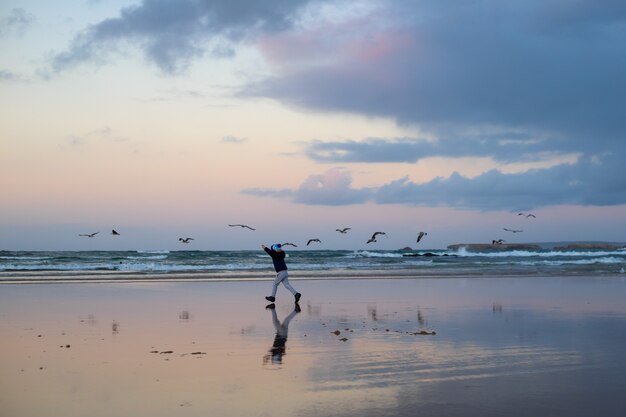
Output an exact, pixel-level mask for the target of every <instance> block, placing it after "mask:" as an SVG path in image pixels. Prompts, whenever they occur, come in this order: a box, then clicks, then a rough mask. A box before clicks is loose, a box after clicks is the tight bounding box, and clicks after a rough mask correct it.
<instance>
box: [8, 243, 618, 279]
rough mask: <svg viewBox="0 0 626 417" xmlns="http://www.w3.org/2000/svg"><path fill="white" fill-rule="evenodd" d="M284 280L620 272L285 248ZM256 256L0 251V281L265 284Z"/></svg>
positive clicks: (601, 254) (470, 255)
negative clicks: (286, 271)
mask: <svg viewBox="0 0 626 417" xmlns="http://www.w3.org/2000/svg"><path fill="white" fill-rule="evenodd" d="M287 264H288V266H289V271H290V277H291V278H292V279H350V278H357V277H358V278H367V277H373V278H403V277H447V276H533V275H536V276H552V275H554V276H604V275H615V274H624V273H625V272H624V271H625V268H626V249H616V250H589V249H586V250H551V249H542V250H536V251H527V250H498V251H488V250H486V251H482V252H470V251H467V250H465V249H463V248H461V249H459V250H420V251H393V250H387V251H385V250H377V251H374V250H353V251H352V250H310V251H309V250H292V251H287ZM273 276H274V272H273V269H272V263H271V260H270V258H269V256H267V254H265V253H264V252H263V251H261V250H256V251H251V250H246V251H167V250H164V251H0V283H2V282H4V283H22V282H65V281H71V282H75V281H79V282H80V281H116V280H119V281H141V280H231V279H250V280H265V279H267V280H269V279H273Z"/></svg>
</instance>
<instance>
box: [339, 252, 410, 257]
mask: <svg viewBox="0 0 626 417" xmlns="http://www.w3.org/2000/svg"><path fill="white" fill-rule="evenodd" d="M346 257H347V258H402V257H403V256H402V254H401V253H398V252H370V251H367V250H361V251H354V252H353V253H352V254H348V255H346Z"/></svg>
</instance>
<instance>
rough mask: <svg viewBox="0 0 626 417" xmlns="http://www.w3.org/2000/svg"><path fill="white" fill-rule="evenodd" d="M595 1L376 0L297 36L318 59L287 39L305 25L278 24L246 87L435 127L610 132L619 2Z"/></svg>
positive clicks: (620, 32) (613, 129)
mask: <svg viewBox="0 0 626 417" xmlns="http://www.w3.org/2000/svg"><path fill="white" fill-rule="evenodd" d="M596 3H597V2H595V1H592V0H583V1H581V2H578V3H577V4H579V7H578V8H577V10H579V12H578V13H573V12H571V11H570V8H569V6H568V2H562V1H547V2H546V1H543V0H530V1H526V0H524V1H521V0H519V1H513V2H500V1H497V0H487V1H482V2H469V3H468V2H456V1H445V0H444V1H415V2H406V1H388V2H383V3H382V4H383V5H384V6H382V7H384V9H383V10H382V11H378V12H377V13H375V14H372V15H371V16H370V17H369V19H363V18H360V19H359V20H358V21H356V22H344V23H342V25H341V26H340V27H337V25H333V24H328V25H327V27H325V28H323V29H319V28H317V29H316V31H315V33H314V34H311V36H309V37H307V40H308V43H307V44H306V45H307V49H306V50H307V51H310V52H311V54H316V53H317V52H316V51H324V57H323V58H325V59H322V57H318V58H317V59H314V60H313V59H311V56H310V55H306V54H303V53H302V51H301V50H300V49H301V47H302V42H295V41H294V39H293V38H296V39H302V38H303V37H305V35H304V34H302V33H293V34H292V36H291V37H290V36H289V34H291V33H280V34H277V35H276V38H277V39H276V40H275V41H274V43H275V44H278V45H273V46H272V47H271V48H267V50H268V51H267V52H266V56H267V57H268V59H270V60H272V64H273V66H274V68H276V69H277V75H276V76H275V77H274V78H270V79H267V80H265V81H264V82H261V83H259V84H255V85H253V86H250V90H249V93H250V94H258V95H264V96H270V97H273V98H277V99H279V100H282V101H284V102H289V103H293V104H296V105H298V106H303V107H308V108H314V109H321V110H326V111H348V112H354V113H359V114H365V115H371V116H384V117H391V118H394V119H395V120H397V121H398V122H399V123H406V124H419V125H420V127H422V128H424V129H428V130H430V131H433V132H436V133H441V131H442V130H444V129H447V130H449V129H452V128H456V130H457V131H463V130H465V129H467V128H469V127H476V126H499V127H506V128H508V129H511V130H513V129H531V130H533V131H541V132H544V133H546V134H554V135H560V134H567V135H568V136H570V137H571V140H577V141H580V142H583V141H585V140H587V139H588V137H589V135H598V134H601V135H602V137H603V138H604V139H603V140H606V141H617V140H620V139H619V138H621V134H622V133H623V132H624V130H625V129H626V118H624V117H622V112H621V108H623V107H624V105H625V104H626V103H625V102H626V94H625V93H626V61H625V60H624V59H623V58H622V57H623V56H624V53H626V46H624V45H626V42H625V41H626V25H624V24H623V23H624V22H625V21H626V11H624V7H623V6H620V4H619V3H618V2H609V6H607V7H609V8H611V9H612V10H613V12H612V13H610V12H604V13H601V11H603V10H604V9H605V8H603V7H599V6H597V5H595V4H596ZM587 11H588V12H590V13H591V12H593V13H595V14H594V16H595V18H594V19H591V20H589V19H585V18H584V16H585V13H586V12H587ZM564 16H569V17H568V18H565V17H564ZM620 23H621V24H620ZM266 43H270V44H271V42H266ZM329 45H330V46H329ZM275 50H281V51H282V52H281V53H280V54H277V53H275V52H274V51H275Z"/></svg>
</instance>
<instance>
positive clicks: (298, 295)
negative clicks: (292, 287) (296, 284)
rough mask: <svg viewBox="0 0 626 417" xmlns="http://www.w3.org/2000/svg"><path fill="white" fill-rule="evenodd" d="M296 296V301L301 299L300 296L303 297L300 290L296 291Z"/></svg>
mask: <svg viewBox="0 0 626 417" xmlns="http://www.w3.org/2000/svg"><path fill="white" fill-rule="evenodd" d="M295 297H296V303H297V302H298V301H300V297H302V294H300V293H299V292H297V293H296V295H295Z"/></svg>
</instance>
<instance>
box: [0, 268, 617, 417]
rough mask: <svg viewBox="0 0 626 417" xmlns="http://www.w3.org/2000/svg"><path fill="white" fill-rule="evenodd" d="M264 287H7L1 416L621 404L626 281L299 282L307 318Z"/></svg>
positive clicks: (514, 409) (495, 411) (605, 407)
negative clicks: (270, 298) (262, 299)
mask: <svg viewBox="0 0 626 417" xmlns="http://www.w3.org/2000/svg"><path fill="white" fill-rule="evenodd" d="M265 284H266V283H264V282H260V283H256V282H240V283H206V284H203V283H184V284H180V283H177V284H172V285H166V284H156V285H150V286H137V287H133V286H128V285H118V286H116V285H113V284H99V285H97V286H95V285H93V284H88V285H84V286H80V285H29V286H6V287H2V288H0V290H1V291H0V332H2V334H3V335H5V337H4V338H3V342H2V343H0V358H4V359H0V375H2V378H0V411H2V413H0V415H4V414H6V415H11V416H13V415H15V416H21V415H46V416H50V417H57V416H58V417H74V416H76V417H78V416H85V415H89V416H90V417H99V416H103V417H104V416H107V417H108V416H110V415H133V416H137V417H147V416H155V415H168V416H170V415H171V416H177V415H190V416H198V417H199V416H206V415H219V416H226V417H229V416H241V415H272V416H279V417H281V416H285V417H288V416H304V417H308V416H311V417H312V416H321V417H325V416H335V415H341V416H347V417H350V416H359V417H370V416H372V417H373V416H376V417H385V416H413V415H420V416H435V415H445V416H448V417H457V416H459V417H464V416H470V415H481V416H499V415H507V416H530V415H533V416H534V415H536V416H541V415H567V416H568V417H572V416H576V417H578V416H589V415H602V416H603V417H604V416H610V417H612V416H618V415H619V416H620V417H621V414H622V413H621V412H622V411H623V410H624V409H626V399H625V398H624V397H623V395H622V393H623V392H624V391H625V390H626V377H625V376H624V375H626V359H625V357H624V354H623V352H624V350H626V333H624V329H625V328H626V305H625V304H624V302H623V300H624V299H625V298H626V282H622V281H620V280H601V281H600V280H587V281H585V280H571V279H570V280H564V281H560V280H555V279H541V278H537V277H533V278H531V279H519V280H513V279H510V278H509V279H502V280H499V279H493V278H491V279H486V280H481V279H469V280H468V279H451V278H450V279H446V280H437V279H433V280H415V281H414V280H396V281H393V282H391V283H390V282H389V281H385V280H380V281H373V280H361V281H360V280H354V281H342V282H336V283H335V282H329V281H324V282H323V283H321V284H320V283H317V282H303V283H302V284H301V285H302V286H303V287H304V288H305V290H306V294H307V305H306V308H304V306H303V311H302V312H301V313H300V314H298V313H299V310H298V309H297V307H294V305H293V304H291V303H288V304H280V303H278V304H275V305H274V308H273V309H271V310H269V311H267V310H265V309H264V307H265V306H264V304H259V302H258V298H259V297H258V294H262V293H263V289H264V288H265ZM501 306H506V308H501ZM189 311H191V312H193V315H188V314H184V313H185V312H189ZM268 316H269V318H271V320H268ZM91 317H92V318H93V320H91V319H90V318H91ZM96 317H97V320H96ZM185 317H192V319H186V318H185ZM295 317H297V320H294V318H295ZM281 319H282V320H281ZM112 323H113V324H112ZM118 323H123V324H124V327H123V329H122V330H123V331H120V325H119V324H118ZM272 336H273V340H272ZM287 340H289V344H288V345H287ZM287 348H288V349H289V351H288V352H287ZM287 353H288V354H289V357H288V359H286V356H285V355H286V354H287ZM260 355H263V360H262V361H259V356H260ZM268 371H272V372H268ZM277 392H280V393H281V398H280V399H279V400H277V399H276V393H277ZM3 413H4V414H3Z"/></svg>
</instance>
